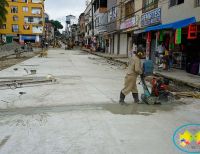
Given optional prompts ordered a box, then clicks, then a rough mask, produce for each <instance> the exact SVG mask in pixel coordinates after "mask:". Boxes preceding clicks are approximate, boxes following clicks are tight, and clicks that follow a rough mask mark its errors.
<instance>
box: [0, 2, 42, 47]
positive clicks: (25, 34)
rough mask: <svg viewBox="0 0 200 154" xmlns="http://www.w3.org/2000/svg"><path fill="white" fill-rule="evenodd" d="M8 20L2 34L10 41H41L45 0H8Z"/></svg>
mask: <svg viewBox="0 0 200 154" xmlns="http://www.w3.org/2000/svg"><path fill="white" fill-rule="evenodd" d="M8 3H9V7H7V10H8V14H7V15H6V18H7V21H6V23H4V24H3V25H1V26H0V34H1V35H2V37H3V38H6V40H7V41H8V42H11V41H12V40H15V41H17V42H20V43H22V44H23V43H24V42H34V43H39V42H40V39H41V37H42V35H43V29H44V0H8Z"/></svg>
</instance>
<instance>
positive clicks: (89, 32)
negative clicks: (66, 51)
mask: <svg viewBox="0 0 200 154" xmlns="http://www.w3.org/2000/svg"><path fill="white" fill-rule="evenodd" d="M84 14H85V46H86V47H87V48H90V43H91V38H92V36H93V23H92V22H93V19H92V18H93V17H92V15H93V13H92V3H91V2H90V3H88V4H87V6H86V9H85V11H84Z"/></svg>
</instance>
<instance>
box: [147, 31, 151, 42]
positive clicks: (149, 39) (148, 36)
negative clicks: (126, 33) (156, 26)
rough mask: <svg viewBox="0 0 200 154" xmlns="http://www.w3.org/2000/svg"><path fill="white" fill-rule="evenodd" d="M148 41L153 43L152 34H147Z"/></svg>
mask: <svg viewBox="0 0 200 154" xmlns="http://www.w3.org/2000/svg"><path fill="white" fill-rule="evenodd" d="M147 41H148V42H151V32H148V33H147Z"/></svg>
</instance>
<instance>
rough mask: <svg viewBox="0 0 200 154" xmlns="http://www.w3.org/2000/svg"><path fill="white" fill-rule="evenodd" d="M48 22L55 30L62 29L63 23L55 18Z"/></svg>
mask: <svg viewBox="0 0 200 154" xmlns="http://www.w3.org/2000/svg"><path fill="white" fill-rule="evenodd" d="M50 23H52V25H53V26H54V29H55V31H58V30H59V29H63V25H62V24H61V23H60V21H57V20H50Z"/></svg>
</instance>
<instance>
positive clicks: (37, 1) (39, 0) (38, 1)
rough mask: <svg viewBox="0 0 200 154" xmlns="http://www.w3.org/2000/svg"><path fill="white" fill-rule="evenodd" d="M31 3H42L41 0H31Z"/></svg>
mask: <svg viewBox="0 0 200 154" xmlns="http://www.w3.org/2000/svg"><path fill="white" fill-rule="evenodd" d="M32 3H42V0H32Z"/></svg>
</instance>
